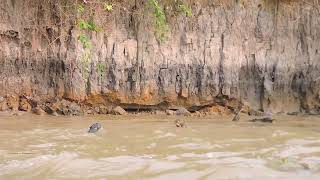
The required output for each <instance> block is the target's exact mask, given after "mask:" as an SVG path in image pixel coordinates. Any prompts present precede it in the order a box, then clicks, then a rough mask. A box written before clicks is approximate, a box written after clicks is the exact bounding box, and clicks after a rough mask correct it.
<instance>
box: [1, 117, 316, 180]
mask: <svg viewBox="0 0 320 180" xmlns="http://www.w3.org/2000/svg"><path fill="white" fill-rule="evenodd" d="M178 118H182V117H173V116H156V115H128V116H89V117H62V116H61V117H52V116H36V115H31V114H24V115H22V116H15V117H13V116H8V115H6V114H0V127H1V129H0V179H33V180H34V179H160V180H167V179H181V180H188V179H214V180H215V179H217V180H269V179H279V180H302V179H308V180H319V179H320V117H319V116H318V117H317V116H279V117H276V118H277V121H276V122H275V123H273V124H263V123H252V122H247V121H245V120H246V119H248V117H243V118H242V121H240V122H237V123H234V122H231V121H230V119H232V117H224V116H221V117H219V116H216V117H205V118H195V117H188V118H184V117H183V119H185V120H186V122H187V128H176V127H175V125H174V123H173V121H174V120H175V119H178ZM93 122H100V123H101V124H102V126H103V129H102V130H100V131H99V132H98V133H96V134H88V133H87V130H88V127H89V126H90V125H91V124H92V123H93Z"/></svg>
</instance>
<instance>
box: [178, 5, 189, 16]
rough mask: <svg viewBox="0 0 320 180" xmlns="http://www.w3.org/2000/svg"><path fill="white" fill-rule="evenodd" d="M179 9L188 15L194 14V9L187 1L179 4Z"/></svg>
mask: <svg viewBox="0 0 320 180" xmlns="http://www.w3.org/2000/svg"><path fill="white" fill-rule="evenodd" d="M178 10H179V11H180V12H182V13H184V14H186V16H188V17H191V16H192V10H191V8H190V7H189V6H188V5H187V4H185V3H181V4H179V5H178Z"/></svg>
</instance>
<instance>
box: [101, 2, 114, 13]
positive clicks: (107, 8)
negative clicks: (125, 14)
mask: <svg viewBox="0 0 320 180" xmlns="http://www.w3.org/2000/svg"><path fill="white" fill-rule="evenodd" d="M103 9H104V10H105V11H108V12H110V11H112V10H113V6H112V4H108V3H104V4H103Z"/></svg>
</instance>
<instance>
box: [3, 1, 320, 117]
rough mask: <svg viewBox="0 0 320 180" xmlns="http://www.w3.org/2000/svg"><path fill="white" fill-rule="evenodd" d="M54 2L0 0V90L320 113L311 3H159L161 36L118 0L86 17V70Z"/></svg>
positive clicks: (72, 29) (319, 34)
mask: <svg viewBox="0 0 320 180" xmlns="http://www.w3.org/2000/svg"><path fill="white" fill-rule="evenodd" d="M223 2H228V3H223ZM61 4H62V2H61V1H58V0H52V1H50V2H45V3H44V2H43V1H40V0H0V47H1V48H0V96H3V97H5V96H7V95H15V96H19V95H22V94H25V95H27V96H33V97H38V98H40V99H41V100H43V101H45V100H48V99H52V98H66V99H69V100H74V101H81V102H86V103H89V104H90V103H91V104H110V103H115V104H119V103H128V104H130V103H137V104H147V105H150V104H158V103H161V102H163V101H167V102H170V103H171V104H175V105H183V106H192V105H201V104H203V103H208V102H211V101H215V99H217V98H221V97H224V98H227V99H232V98H236V99H238V100H240V101H242V102H244V103H247V104H248V105H250V106H251V107H253V108H255V109H261V110H264V111H272V112H319V110H320V71H319V68H320V54H319V53H320V52H319V51H320V11H319V7H317V6H313V4H312V2H311V1H310V3H303V2H301V1H281V0H270V1H265V0H255V1H245V0H235V1H221V2H218V1H214V0H212V2H211V1H209V2H200V1H199V2H196V3H193V4H192V10H193V17H186V16H184V15H183V14H178V15H175V16H173V15H172V14H170V9H166V12H167V21H168V22H169V25H170V28H171V32H170V33H169V37H170V38H169V39H168V40H167V41H166V42H164V43H159V42H158V41H157V39H156V38H155V33H154V29H153V24H152V21H153V18H152V16H150V14H149V12H148V10H147V9H146V8H144V5H143V1H136V2H132V1H126V2H122V1H121V6H115V8H114V10H113V11H112V12H110V13H109V14H107V15H103V16H99V15H96V17H94V20H95V21H96V22H99V25H100V26H102V28H103V31H102V32H98V33H96V32H89V33H88V34H89V35H90V38H91V42H92V45H93V47H92V48H91V49H90V52H91V53H90V54H91V56H90V59H91V61H90V63H89V72H88V74H87V75H85V73H86V72H85V70H84V68H83V54H84V52H85V51H86V50H84V49H83V47H82V44H81V43H80V42H79V41H78V39H77V38H78V35H79V31H80V30H79V29H77V27H76V25H75V24H74V20H75V18H76V17H72V16H70V18H69V19H68V20H66V19H63V18H65V16H66V15H65V14H63V13H62V9H63V7H62V6H61ZM314 5H315V4H314ZM136 12H138V13H136ZM97 14H98V13H97ZM101 64H102V65H103V66H102V67H103V71H102V72H100V73H99V72H98V71H97V66H98V65H101Z"/></svg>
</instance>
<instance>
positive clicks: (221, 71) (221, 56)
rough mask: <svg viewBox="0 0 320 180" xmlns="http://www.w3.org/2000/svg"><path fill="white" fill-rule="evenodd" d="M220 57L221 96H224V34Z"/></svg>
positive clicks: (221, 41) (221, 40) (222, 35)
mask: <svg viewBox="0 0 320 180" xmlns="http://www.w3.org/2000/svg"><path fill="white" fill-rule="evenodd" d="M220 38H221V39H220V43H221V44H220V49H219V53H220V59H219V67H218V75H219V85H218V87H219V96H223V86H224V71H223V66H224V52H223V49H224V34H221V37H220Z"/></svg>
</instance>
